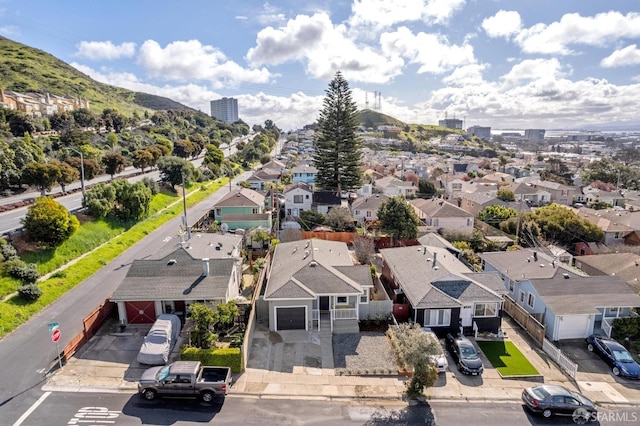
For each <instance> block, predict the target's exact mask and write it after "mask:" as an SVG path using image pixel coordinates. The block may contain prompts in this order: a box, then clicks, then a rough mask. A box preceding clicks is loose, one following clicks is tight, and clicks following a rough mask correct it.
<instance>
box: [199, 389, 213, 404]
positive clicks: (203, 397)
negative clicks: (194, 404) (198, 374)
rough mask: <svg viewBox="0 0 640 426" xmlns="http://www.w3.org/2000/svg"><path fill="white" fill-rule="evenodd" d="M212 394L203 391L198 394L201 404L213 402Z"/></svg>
mask: <svg viewBox="0 0 640 426" xmlns="http://www.w3.org/2000/svg"><path fill="white" fill-rule="evenodd" d="M213 397H214V393H213V392H211V391H204V392H202V394H200V399H201V400H202V402H211V401H213Z"/></svg>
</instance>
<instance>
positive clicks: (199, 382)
mask: <svg viewBox="0 0 640 426" xmlns="http://www.w3.org/2000/svg"><path fill="white" fill-rule="evenodd" d="M230 386H231V369H230V368H229V367H217V366H204V365H202V364H201V363H200V361H176V362H174V363H173V364H169V365H167V366H164V367H151V368H149V369H147V370H146V371H145V372H144V373H142V377H141V378H140V382H139V383H138V392H140V395H142V397H143V398H144V399H146V400H148V401H151V400H154V399H156V398H157V397H158V396H172V397H192V398H200V399H201V400H202V401H203V402H211V401H213V399H214V397H215V396H216V395H218V396H224V395H226V394H227V392H228V391H229V387H230Z"/></svg>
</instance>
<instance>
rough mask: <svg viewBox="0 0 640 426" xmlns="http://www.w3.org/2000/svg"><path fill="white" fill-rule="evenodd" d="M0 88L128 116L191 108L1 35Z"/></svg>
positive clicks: (98, 111) (96, 111)
mask: <svg viewBox="0 0 640 426" xmlns="http://www.w3.org/2000/svg"><path fill="white" fill-rule="evenodd" d="M0 88H2V89H5V90H14V91H16V92H22V93H24V92H39V93H50V94H52V95H58V96H74V97H80V98H85V99H87V100H88V101H89V106H90V108H91V110H92V111H93V112H94V113H100V112H102V110H103V109H105V108H117V109H118V110H119V111H120V112H122V113H124V114H127V115H130V114H131V113H132V112H133V111H138V112H139V113H140V112H142V111H144V110H167V109H192V108H189V107H187V106H185V105H183V104H181V103H179V102H175V101H172V100H171V99H168V98H164V97H161V96H155V95H150V94H148V93H141V92H134V91H131V90H127V89H123V88H120V87H115V86H110V85H108V84H103V83H99V82H97V81H95V80H93V79H92V78H91V77H89V76H88V75H86V74H83V73H82V72H80V71H78V70H77V69H75V68H73V67H72V66H70V65H69V64H67V63H65V62H63V61H61V60H59V59H57V58H56V57H54V56H52V55H50V54H49V53H46V52H44V51H42V50H39V49H34V48H32V47H29V46H26V45H24V44H21V43H18V42H15V41H12V40H9V39H8V38H5V37H1V36H0Z"/></svg>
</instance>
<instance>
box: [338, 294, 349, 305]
mask: <svg viewBox="0 0 640 426" xmlns="http://www.w3.org/2000/svg"><path fill="white" fill-rule="evenodd" d="M346 304H347V296H337V297H336V305H346Z"/></svg>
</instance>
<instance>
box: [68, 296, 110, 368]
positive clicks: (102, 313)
mask: <svg viewBox="0 0 640 426" xmlns="http://www.w3.org/2000/svg"><path fill="white" fill-rule="evenodd" d="M115 308H116V304H115V303H113V302H111V301H109V299H106V300H105V301H104V302H102V304H100V306H98V307H97V308H95V309H94V310H93V312H91V313H90V314H89V315H87V317H86V318H85V319H84V320H82V323H83V330H82V332H80V333H79V334H78V335H76V337H74V338H73V340H71V342H69V343H68V344H67V345H66V346H65V347H64V349H63V350H62V353H61V354H60V356H61V357H62V359H63V360H65V361H66V360H68V359H69V358H70V357H71V356H73V354H74V353H76V351H77V350H78V348H80V347H81V346H82V345H84V344H85V343H86V342H88V341H89V339H91V338H92V337H93V336H94V335H95V334H96V333H97V332H98V330H99V329H100V327H101V326H102V324H104V322H105V320H106V319H107V318H109V316H110V315H111V314H112V313H113V311H114V310H115Z"/></svg>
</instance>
